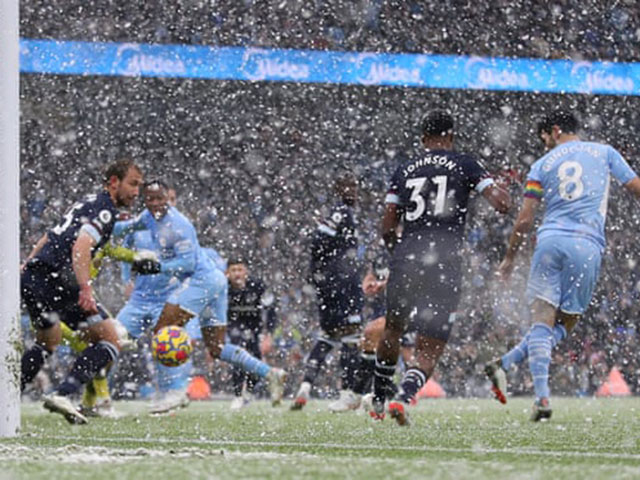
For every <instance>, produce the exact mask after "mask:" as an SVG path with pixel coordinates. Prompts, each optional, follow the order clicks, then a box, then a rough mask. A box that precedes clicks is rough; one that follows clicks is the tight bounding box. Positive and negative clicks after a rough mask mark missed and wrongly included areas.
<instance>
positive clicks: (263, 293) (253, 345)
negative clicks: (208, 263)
mask: <svg viewBox="0 0 640 480" xmlns="http://www.w3.org/2000/svg"><path fill="white" fill-rule="evenodd" d="M227 278H228V279H229V310H228V311H227V335H229V341H230V342H231V343H233V344H235V345H238V346H240V347H242V348H244V349H245V350H247V351H248V352H249V353H251V354H252V355H253V356H254V357H256V358H262V356H263V355H266V354H267V353H269V352H270V351H271V350H272V348H273V337H272V335H273V331H274V330H275V328H276V326H277V318H276V310H275V296H274V295H273V293H272V292H270V291H268V290H267V288H266V287H265V285H264V283H263V282H262V280H260V279H258V278H256V277H253V276H249V269H248V266H247V262H246V261H245V260H244V259H242V258H241V257H236V258H231V259H230V260H229V261H228V263H227ZM263 332H265V333H264V334H263ZM261 336H262V338H260V337H261ZM232 378H233V389H234V394H235V397H236V398H235V399H234V401H233V402H231V407H230V408H231V410H239V409H241V408H242V407H244V406H245V405H247V404H248V402H249V397H248V396H246V395H243V387H244V385H245V382H246V384H247V392H248V393H253V389H254V387H255V385H256V383H257V382H258V380H259V378H258V377H256V376H255V375H252V374H250V373H248V372H247V371H246V370H244V369H241V368H239V367H236V366H234V367H233V374H232Z"/></svg>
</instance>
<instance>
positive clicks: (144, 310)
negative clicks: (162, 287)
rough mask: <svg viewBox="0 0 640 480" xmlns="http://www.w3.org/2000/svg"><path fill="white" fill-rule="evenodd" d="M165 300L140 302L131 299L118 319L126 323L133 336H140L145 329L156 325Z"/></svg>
mask: <svg viewBox="0 0 640 480" xmlns="http://www.w3.org/2000/svg"><path fill="white" fill-rule="evenodd" d="M163 307H164V302H139V301H135V300H129V301H128V302H127V304H126V305H125V306H124V307H123V308H122V310H120V312H119V313H118V317H117V318H118V321H119V322H120V323H122V324H123V325H124V327H125V328H126V329H127V332H129V335H131V336H132V337H133V338H140V337H141V336H142V335H143V334H144V332H145V331H147V330H149V329H151V328H153V327H154V325H155V324H156V322H157V321H158V318H160V313H162V308H163Z"/></svg>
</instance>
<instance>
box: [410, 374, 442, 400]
mask: <svg viewBox="0 0 640 480" xmlns="http://www.w3.org/2000/svg"><path fill="white" fill-rule="evenodd" d="M446 396H447V393H446V392H445V391H444V388H442V387H441V386H440V384H439V383H438V382H436V381H435V380H434V379H433V378H430V379H429V380H427V383H426V384H425V385H424V386H423V387H422V388H421V389H420V391H419V392H418V395H417V398H444V397H446Z"/></svg>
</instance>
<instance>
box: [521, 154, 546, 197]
mask: <svg viewBox="0 0 640 480" xmlns="http://www.w3.org/2000/svg"><path fill="white" fill-rule="evenodd" d="M540 165H541V162H540V161H538V162H535V163H534V164H533V165H532V166H531V170H529V173H528V174H527V180H526V181H525V184H524V196H525V197H526V198H534V199H536V200H542V197H543V196H544V188H542V172H541V171H540Z"/></svg>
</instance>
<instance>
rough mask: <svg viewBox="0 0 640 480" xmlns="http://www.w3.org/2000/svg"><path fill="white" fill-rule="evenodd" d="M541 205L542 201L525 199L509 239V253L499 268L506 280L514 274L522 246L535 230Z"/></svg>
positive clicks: (500, 273)
mask: <svg viewBox="0 0 640 480" xmlns="http://www.w3.org/2000/svg"><path fill="white" fill-rule="evenodd" d="M539 205H540V200H538V199H537V198H531V197H525V199H524V202H523V204H522V208H521V209H520V213H518V218H517V219H516V223H515V225H514V226H513V231H512V232H511V236H510V237H509V246H508V247H507V253H506V254H505V256H504V259H503V260H502V263H501V264H500V267H498V273H499V275H500V276H502V277H503V278H504V279H507V278H509V276H510V275H511V272H513V267H514V262H515V259H516V255H517V253H518V250H519V249H520V246H521V245H522V242H523V241H524V239H525V238H526V237H527V236H528V234H529V232H530V231H531V229H532V228H533V224H534V222H535V218H536V212H537V210H538V206H539Z"/></svg>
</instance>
